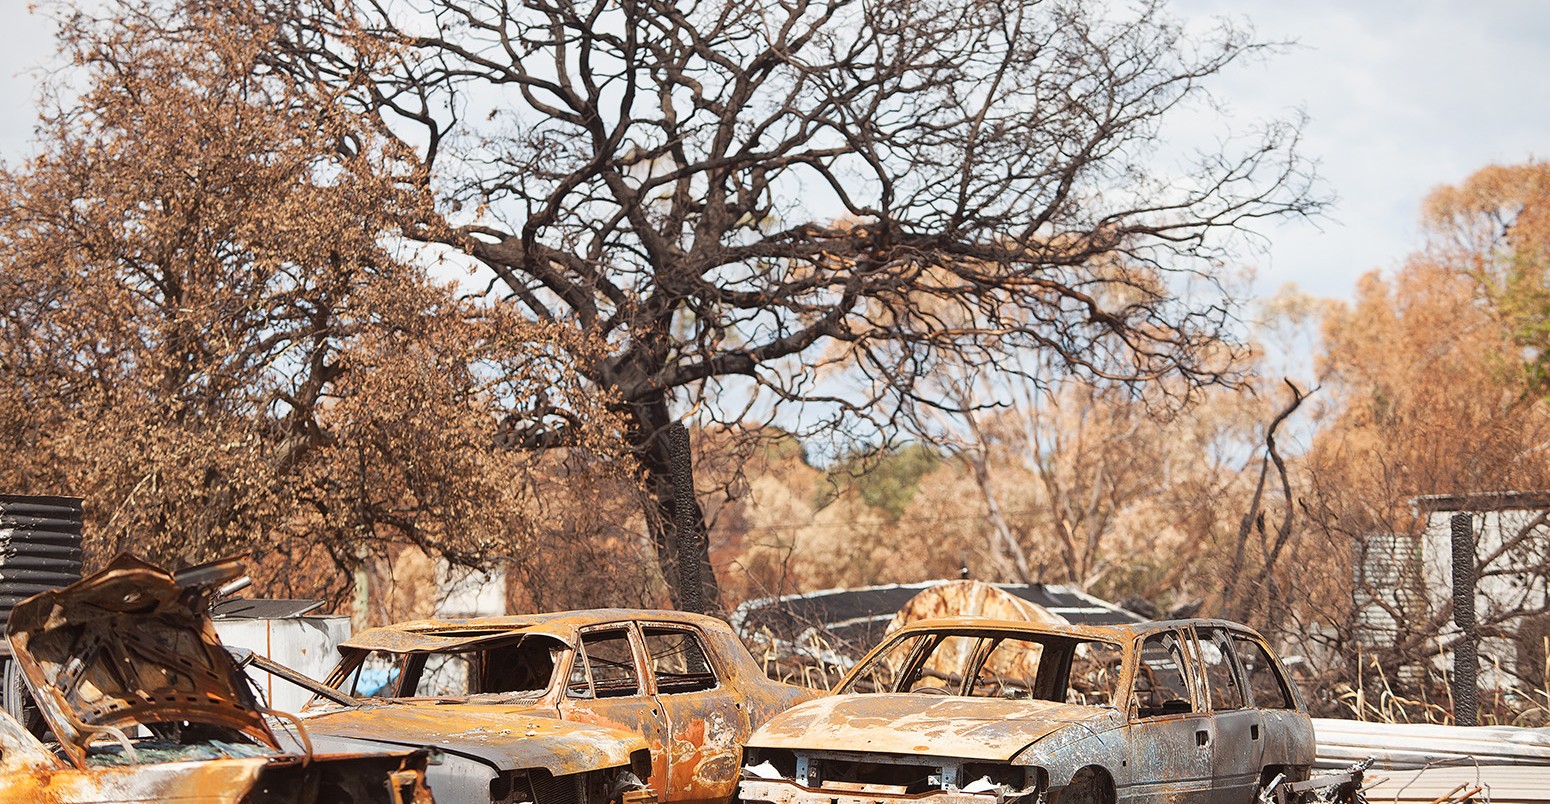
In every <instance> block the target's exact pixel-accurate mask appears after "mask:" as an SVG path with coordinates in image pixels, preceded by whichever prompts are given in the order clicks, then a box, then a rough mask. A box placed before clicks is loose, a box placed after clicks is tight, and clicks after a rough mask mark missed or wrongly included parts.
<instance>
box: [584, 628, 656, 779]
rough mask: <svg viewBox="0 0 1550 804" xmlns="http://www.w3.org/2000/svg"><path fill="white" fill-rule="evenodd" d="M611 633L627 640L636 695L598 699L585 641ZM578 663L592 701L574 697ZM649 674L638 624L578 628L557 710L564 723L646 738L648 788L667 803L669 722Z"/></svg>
mask: <svg viewBox="0 0 1550 804" xmlns="http://www.w3.org/2000/svg"><path fill="white" fill-rule="evenodd" d="M608 631H623V632H624V633H625V635H626V636H627V638H628V641H629V645H630V654H631V658H632V659H633V664H634V666H635V678H636V684H637V687H636V691H635V694H634V695H620V696H616V697H609V698H599V697H597V683H596V679H595V678H594V677H593V675H592V671H591V666H590V662H589V661H588V659H587V658H586V637H587V636H589V635H592V634H597V633H600V632H608ZM578 661H580V662H583V663H584V664H585V666H586V668H587V685H588V687H589V688H590V689H591V691H592V695H593V697H591V698H577V697H574V696H572V695H571V690H570V682H571V673H572V672H573V671H574V668H575V665H576V662H578ZM649 670H650V668H649V667H648V666H647V664H646V653H645V643H644V642H642V640H641V636H640V631H639V629H637V628H636V627H635V623H633V622H629V621H618V622H608V623H593V624H591V625H587V626H584V627H581V628H578V629H576V643H575V644H574V645H572V646H571V650H570V658H569V660H568V661H567V662H566V663H565V668H564V675H563V676H562V677H561V678H560V692H559V694H560V697H559V701H558V708H559V713H560V719H561V720H569V721H574V722H578V723H591V724H593V725H598V726H607V727H610V728H615V729H622V730H624V731H629V732H634V733H636V734H639V735H641V736H642V737H643V738H645V740H646V743H647V745H648V746H649V747H650V749H651V778H650V779H649V780H647V784H649V785H650V786H651V787H652V789H654V790H656V791H657V792H658V795H659V797H660V799H661V800H663V801H666V800H667V799H666V798H665V797H664V796H662V791H663V790H664V789H665V787H663V785H665V784H666V782H667V779H668V773H669V768H668V745H669V742H668V730H667V722H666V720H665V718H663V716H662V711H661V708H660V707H659V706H658V704H657V699H656V696H655V695H654V693H653V687H652V686H651V676H652V674H651V673H650V672H649Z"/></svg>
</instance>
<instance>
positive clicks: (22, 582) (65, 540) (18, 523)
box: [0, 494, 82, 626]
mask: <svg viewBox="0 0 1550 804" xmlns="http://www.w3.org/2000/svg"><path fill="white" fill-rule="evenodd" d="M81 518H82V514H81V501H80V500H79V499H77V498H74V497H38V496H22V495H15V494H0V626H3V625H4V624H5V622H7V621H9V620H10V617H11V609H12V608H13V607H14V606H15V605H16V604H17V603H20V602H21V601H23V600H25V599H27V598H29V597H32V596H33V595H35V594H37V593H39V592H45V591H48V590H50V589H58V588H59V587H62V586H68V585H69V584H72V583H74V582H76V581H77V580H80V578H81Z"/></svg>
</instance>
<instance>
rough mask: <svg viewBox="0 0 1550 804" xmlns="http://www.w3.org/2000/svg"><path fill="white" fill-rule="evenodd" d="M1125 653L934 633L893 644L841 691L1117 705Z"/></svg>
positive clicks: (1002, 636) (1047, 641)
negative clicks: (1116, 693) (1122, 659)
mask: <svg viewBox="0 0 1550 804" xmlns="http://www.w3.org/2000/svg"><path fill="white" fill-rule="evenodd" d="M1122 655H1123V652H1122V650H1121V649H1120V647H1119V646H1118V645H1116V644H1114V643H1110V642H1101V641H1097V640H1084V639H1078V638H1075V637H1070V636H1064V635H1058V634H1038V633H1022V634H1009V633H1005V632H995V631H975V630H963V631H931V632H926V633H916V634H911V635H908V636H903V637H899V638H897V639H895V640H894V641H893V642H891V643H889V644H887V645H886V646H885V647H884V648H883V649H882V650H880V651H878V652H877V653H876V654H874V655H873V656H872V658H871V659H869V660H868V661H866V662H865V663H864V664H862V665H861V666H859V667H857V668H856V669H855V670H854V671H853V672H852V673H851V676H850V679H849V680H848V681H847V682H846V683H845V685H844V686H843V687H841V688H840V690H839V691H840V692H841V693H866V692H912V693H919V694H925V695H961V696H969V697H974V698H1005V699H1008V700H1043V701H1057V702H1061V703H1072V704H1080V705H1084V706H1112V705H1113V702H1114V689H1115V683H1116V681H1117V676H1118V674H1119V670H1120V665H1121V658H1122Z"/></svg>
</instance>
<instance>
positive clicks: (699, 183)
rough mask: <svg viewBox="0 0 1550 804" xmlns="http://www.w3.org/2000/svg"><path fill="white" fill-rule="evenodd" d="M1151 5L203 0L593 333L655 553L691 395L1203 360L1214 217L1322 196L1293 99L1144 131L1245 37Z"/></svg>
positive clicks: (889, 401)
mask: <svg viewBox="0 0 1550 804" xmlns="http://www.w3.org/2000/svg"><path fill="white" fill-rule="evenodd" d="M239 5H240V4H239ZM1161 6H1162V4H1161V3H1160V2H1157V3H1149V4H1143V5H1142V6H1141V7H1139V8H1136V9H1127V10H1125V12H1124V13H1119V12H1113V13H1110V12H1108V11H1104V10H1099V9H1095V8H1092V7H1089V6H1088V5H1085V4H1079V3H1067V2H1038V1H1036V0H1008V1H1007V2H970V3H965V2H961V0H897V1H896V2H886V3H881V2H879V3H873V2H855V1H853V0H832V1H831V2H811V1H810V0H790V1H789V2H774V1H773V0H702V1H700V2H664V1H662V0H527V1H526V2H523V3H519V4H514V3H510V2H506V0H426V2H423V3H414V4H401V3H391V2H385V1H384V0H250V1H249V3H248V4H247V5H245V6H242V7H240V8H233V9H230V10H228V11H226V12H224V13H226V14H227V15H229V17H230V19H229V20H228V22H227V23H226V24H228V25H233V26H243V25H246V26H250V27H252V29H253V31H254V32H255V35H260V36H265V37H271V38H272V46H271V47H270V48H269V50H268V52H270V53H271V54H272V55H271V62H272V63H271V64H270V65H269V67H270V69H273V70H275V71H276V72H277V73H280V74H285V75H289V76H293V77H294V78H295V79H296V84H297V85H298V86H301V87H306V88H309V90H310V91H313V92H315V93H316V96H317V98H318V102H319V103H344V104H347V105H348V106H349V107H350V108H351V109H354V110H356V111H358V112H361V113H363V115H364V116H365V117H366V118H367V119H368V120H370V121H372V123H371V124H372V125H373V126H374V127H376V128H377V129H378V131H379V132H380V133H382V134H385V135H386V136H388V137H390V138H392V139H395V140H396V141H397V142H398V143H399V144H400V145H401V146H402V148H403V149H404V151H406V152H408V153H412V154H413V157H414V161H415V162H416V166H415V169H414V170H413V171H411V172H407V173H403V174H401V178H402V180H403V181H404V182H405V183H406V184H408V185H412V186H417V187H418V188H419V189H420V190H421V191H422V192H424V193H428V194H431V195H433V196H434V197H435V200H436V203H437V206H436V209H437V210H438V212H437V214H436V215H433V216H422V217H420V218H418V219H415V220H409V221H405V223H404V227H403V231H404V232H406V233H408V235H409V236H410V237H411V238H412V239H414V240H417V241H419V242H421V243H425V244H431V245H433V246H435V247H436V248H438V249H442V250H444V251H450V252H451V253H454V254H456V255H459V259H462V260H466V261H468V262H471V263H472V264H473V265H474V266H475V268H476V269H477V270H479V271H481V272H483V273H485V275H486V276H487V277H488V278H489V281H490V285H489V287H490V292H491V293H492V294H494V295H495V296H497V297H500V298H502V299H506V300H510V301H512V302H514V303H517V304H519V305H521V306H522V307H523V308H524V309H525V311H526V314H527V315H528V316H530V317H531V318H532V319H535V320H542V321H554V322H561V323H564V324H566V325H568V326H571V327H574V328H575V329H576V330H577V331H579V332H581V333H583V334H585V335H587V336H589V338H590V340H589V342H590V343H591V344H593V346H592V347H590V348H589V349H588V350H587V351H585V352H581V351H578V353H577V354H576V355H575V356H574V357H575V361H576V367H577V370H578V371H579V372H580V373H581V374H582V375H584V376H585V377H586V378H587V379H588V381H590V382H591V383H593V384H595V386H596V387H597V388H599V389H601V390H603V391H606V392H607V393H609V394H611V395H612V396H613V398H614V400H615V402H614V404H615V405H616V407H617V410H619V411H620V412H622V413H623V414H625V416H626V418H627V420H628V422H629V427H628V431H627V438H628V439H629V442H630V444H631V445H632V447H633V449H634V454H635V455H636V456H637V457H638V460H639V464H640V471H641V474H642V478H643V480H644V481H645V487H646V488H647V489H648V492H649V494H650V495H651V497H652V498H653V499H651V500H650V501H648V504H647V509H648V517H647V518H648V521H649V522H650V527H651V529H652V532H653V536H654V537H655V539H656V542H657V544H658V546H659V549H660V550H661V551H662V555H663V557H664V564H665V566H664V567H663V571H664V577H666V578H668V579H675V578H680V577H691V576H692V575H693V573H691V574H689V576H681V575H680V574H679V573H678V572H677V571H676V569H675V567H673V566H672V562H673V561H675V560H679V559H685V560H693V561H697V562H700V563H701V564H702V567H703V566H705V562H706V561H707V557H706V554H705V551H704V546H703V545H704V542H703V540H701V539H698V538H690V539H684V540H679V539H677V538H675V536H674V534H673V533H672V530H673V529H674V525H673V522H674V521H675V520H674V515H673V514H674V512H675V511H676V510H679V509H678V508H677V507H676V506H675V503H674V495H675V491H674V483H673V471H672V462H671V460H670V448H669V446H668V444H667V439H666V438H665V437H664V434H665V432H666V428H667V427H668V426H669V425H671V424H672V423H674V422H676V421H679V420H681V419H683V418H685V417H686V416H689V415H690V414H691V413H692V414H693V415H695V416H696V417H697V420H698V421H702V422H707V421H714V422H720V423H725V424H730V425H734V426H735V425H739V424H742V423H744V422H746V421H749V420H751V419H757V418H759V417H765V418H766V420H767V419H768V417H772V416H775V415H778V411H779V410H780V409H781V408H782V406H789V405H792V404H801V405H804V406H805V408H804V409H805V411H806V416H807V418H806V419H804V420H803V424H804V425H811V426H814V427H817V426H821V425H832V424H847V425H851V426H857V425H867V423H870V425H869V426H872V427H874V428H876V430H877V431H881V432H884V433H886V432H887V431H888V430H889V429H891V428H889V426H888V422H889V421H891V420H892V417H894V416H897V415H899V414H901V413H907V412H908V411H909V409H910V408H911V407H914V406H919V405H928V406H929V405H937V404H941V405H946V404H947V403H945V402H943V401H942V400H939V399H937V398H935V397H933V396H932V395H931V394H930V392H929V390H928V389H927V388H925V387H924V386H923V385H922V384H921V383H918V380H920V379H921V378H923V377H925V376H928V375H929V374H930V373H931V372H932V371H933V370H934V369H935V368H936V366H937V365H938V364H939V363H940V362H941V361H942V360H944V359H946V358H948V357H951V358H952V359H953V360H955V361H959V362H962V361H972V362H973V363H974V364H976V365H983V366H987V367H997V366H1001V365H1003V361H1004V360H1005V359H1006V358H1007V356H1008V355H1011V354H1014V353H1017V352H1019V351H1022V352H1026V351H1027V350H1039V351H1043V352H1047V353H1049V354H1050V355H1052V356H1053V359H1054V360H1055V361H1056V362H1058V363H1060V364H1062V365H1064V366H1066V367H1067V368H1068V369H1071V370H1073V371H1077V372H1087V373H1101V374H1102V375H1103V376H1105V377H1107V378H1110V379H1114V380H1119V381H1138V382H1139V381H1147V380H1150V379H1154V378H1157V377H1159V376H1163V375H1170V374H1172V375H1180V374H1182V375H1184V376H1185V377H1186V378H1188V379H1190V380H1191V381H1200V382H1209V381H1213V380H1217V379H1220V372H1221V367H1220V364H1219V363H1217V362H1216V358H1217V357H1219V356H1220V354H1221V350H1220V349H1219V348H1218V346H1219V345H1220V344H1221V343H1222V342H1223V339H1224V333H1225V332H1226V331H1227V328H1228V327H1229V326H1230V324H1231V309H1232V305H1231V301H1230V299H1227V298H1226V296H1227V294H1226V293H1225V292H1223V290H1222V287H1221V285H1220V284H1219V282H1218V281H1217V275H1218V274H1217V268H1218V266H1219V265H1220V264H1221V263H1220V259H1221V258H1222V257H1223V256H1224V255H1225V252H1224V250H1223V249H1224V243H1227V242H1229V241H1230V240H1231V238H1230V237H1223V236H1222V235H1224V234H1230V233H1231V232H1232V231H1234V230H1237V229H1239V228H1241V227H1242V226H1243V225H1244V223H1245V222H1246V221H1248V220H1250V219H1254V218H1258V217H1263V216H1277V215H1286V214H1303V213H1307V212H1309V211H1310V210H1312V209H1314V208H1315V207H1316V206H1317V201H1316V200H1315V199H1313V198H1312V197H1311V195H1310V191H1309V181H1310V176H1309V173H1308V171H1307V170H1306V169H1305V168H1306V166H1305V164H1304V163H1303V162H1301V161H1300V160H1299V158H1298V157H1297V156H1296V154H1295V142H1296V136H1297V127H1296V125H1295V124H1288V123H1278V122H1272V123H1270V124H1268V125H1266V126H1263V127H1259V128H1254V129H1252V130H1251V131H1250V130H1240V131H1237V132H1232V136H1226V137H1224V138H1223V141H1222V142H1216V143H1213V147H1212V150H1211V151H1210V152H1209V153H1201V154H1198V159H1195V160H1193V161H1190V160H1180V159H1175V158H1172V157H1170V158H1169V159H1162V158H1160V157H1159V155H1158V146H1157V143H1158V141H1159V136H1160V134H1161V132H1162V130H1163V129H1162V124H1163V123H1164V121H1165V120H1166V119H1168V118H1169V117H1170V116H1171V112H1173V111H1174V110H1176V109H1178V108H1180V107H1184V106H1191V107H1192V108H1196V109H1202V108H1208V104H1199V103H1195V101H1197V100H1205V99H1206V96H1205V95H1204V94H1203V93H1204V90H1203V87H1202V82H1205V81H1207V80H1208V79H1210V78H1211V77H1212V76H1213V75H1214V74H1216V73H1219V72H1220V71H1222V70H1223V69H1224V68H1226V67H1227V66H1228V65H1230V64H1231V63H1233V62H1234V61H1237V60H1240V59H1242V58H1244V57H1247V56H1251V55H1253V54H1255V53H1257V52H1260V51H1263V50H1264V49H1265V46H1264V45H1262V44H1261V43H1258V42H1256V41H1254V40H1253V38H1252V37H1251V36H1250V35H1249V34H1248V33H1247V32H1245V31H1242V30H1239V29H1235V28H1233V27H1231V26H1228V25H1225V24H1224V25H1222V26H1220V27H1217V28H1215V29H1214V30H1212V31H1209V32H1206V33H1204V34H1201V35H1199V36H1193V35H1188V34H1186V33H1185V31H1184V29H1183V26H1182V25H1181V24H1179V23H1178V22H1176V21H1174V20H1172V19H1170V18H1168V17H1167V15H1166V14H1165V13H1164V11H1163V9H1162V7H1161ZM366 156H368V157H369V156H370V154H367V155H366ZM1183 162H1188V164H1183ZM1009 370H1015V369H1011V368H1009ZM512 408H513V409H512V411H511V415H510V418H509V420H508V422H507V427H506V428H505V431H504V432H505V434H506V438H507V441H508V442H509V443H512V444H514V445H519V446H523V447H528V448H546V447H551V446H557V445H564V444H565V443H566V442H567V437H568V432H569V428H570V427H572V426H573V420H572V419H569V418H567V415H566V411H564V410H559V409H555V408H553V407H550V406H546V405H543V404H531V405H524V404H523V403H522V402H521V401H520V400H517V401H513V404H512ZM819 412H822V418H823V420H822V421H821V422H819V421H817V420H816V419H815V418H814V417H815V416H818V415H819ZM679 544H690V545H695V547H694V552H695V553H696V554H695V555H692V556H675V555H674V553H675V550H676V548H675V547H674V546H675V545H679ZM706 574H707V575H708V572H707V573H706ZM711 577H713V576H711ZM670 584H671V580H670ZM710 588H711V590H712V592H713V591H714V586H713V585H712V586H711V587H710ZM683 592H684V590H681V589H680V590H675V601H676V600H681V599H683V597H684V595H683ZM713 597H714V595H712V598H713ZM708 602H710V604H711V605H714V600H713V599H712V600H710V601H708Z"/></svg>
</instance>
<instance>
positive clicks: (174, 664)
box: [6, 554, 279, 767]
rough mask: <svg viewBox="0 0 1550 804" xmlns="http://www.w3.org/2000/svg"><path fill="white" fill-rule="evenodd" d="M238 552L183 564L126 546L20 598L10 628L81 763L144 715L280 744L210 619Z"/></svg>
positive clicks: (42, 705) (235, 569)
mask: <svg viewBox="0 0 1550 804" xmlns="http://www.w3.org/2000/svg"><path fill="white" fill-rule="evenodd" d="M241 572H242V570H241V567H240V565H239V564H238V563H237V561H236V560H235V559H227V560H225V561H219V562H215V563H213V564H205V565H202V566H198V567H190V568H188V569H185V570H181V571H179V572H178V573H176V574H175V575H174V574H171V573H168V572H167V571H165V570H163V569H161V568H159V567H155V566H153V565H151V564H147V563H146V562H144V561H141V560H139V559H137V558H135V557H133V556H130V555H127V554H125V555H120V556H119V557H118V558H116V559H114V560H113V562H112V563H110V564H109V565H108V566H107V568H106V569H104V570H102V571H101V572H98V573H96V574H93V575H90V576H88V577H86V578H83V579H81V580H80V581H77V582H76V583H73V584H71V585H69V586H67V587H65V588H63V589H57V590H53V591H48V592H43V593H41V594H37V595H34V596H32V597H30V598H28V599H27V600H25V601H23V602H21V603H19V604H17V606H16V608H15V609H14V610H12V612H11V620H10V624H9V625H8V626H7V628H6V633H7V635H8V636H9V637H10V640H11V650H12V652H13V653H14V654H15V656H16V661H17V662H19V663H20V665H21V668H22V671H23V672H24V673H25V674H26V676H27V682H28V686H30V687H31V688H32V692H33V696H34V697H35V698H36V699H37V702H38V709H39V710H40V711H41V712H42V714H43V716H44V717H45V718H46V719H47V720H48V724H49V726H50V727H51V728H52V729H53V730H54V734H55V736H57V737H58V738H59V742H60V746H61V747H62V748H63V749H64V751H65V753H66V754H67V755H69V757H70V759H71V760H72V761H73V762H74V763H75V764H76V765H77V766H79V767H84V766H85V765H86V754H87V746H88V745H89V744H90V743H92V742H96V741H99V740H103V739H109V740H119V741H123V740H124V739H125V729H127V728H130V727H132V726H134V725H135V724H145V725H150V724H177V723H187V724H190V726H189V728H196V729H208V730H213V731H217V732H219V731H226V732H239V733H241V734H243V735H247V736H248V737H249V738H251V739H253V740H255V741H256V742H258V743H260V744H261V745H264V746H267V747H269V748H271V749H277V750H278V748H279V745H278V743H277V741H276V738H275V735H274V733H273V732H272V731H270V729H269V727H268V726H267V725H266V724H265V723H264V716H263V712H262V709H261V708H260V707H259V705H258V703H257V701H256V700H255V699H254V697H253V693H252V690H251V689H250V688H249V687H248V686H247V682H246V679H245V678H244V677H243V675H242V672H241V671H240V670H238V669H237V667H236V665H235V663H234V662H233V661H232V658H231V656H230V655H229V654H228V653H227V652H226V650H225V649H224V648H223V647H221V643H220V640H219V639H218V638H217V637H216V634H215V626H214V625H213V624H212V623H211V621H210V616H209V610H210V601H211V599H212V597H213V596H214V595H215V590H216V589H217V588H218V587H219V586H220V585H221V584H224V583H226V582H227V581H230V580H232V579H233V578H235V577H237V576H239V575H240V574H241Z"/></svg>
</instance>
